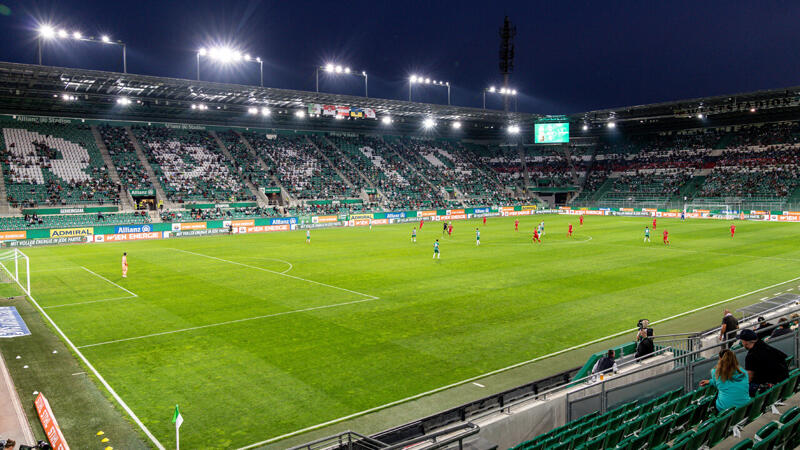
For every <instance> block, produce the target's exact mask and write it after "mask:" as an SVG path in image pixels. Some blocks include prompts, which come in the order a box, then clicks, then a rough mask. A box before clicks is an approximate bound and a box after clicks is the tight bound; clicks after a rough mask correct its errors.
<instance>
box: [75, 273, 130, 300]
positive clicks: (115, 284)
mask: <svg viewBox="0 0 800 450" xmlns="http://www.w3.org/2000/svg"><path fill="white" fill-rule="evenodd" d="M81 268H82V269H83V270H85V271H87V272H89V273H91V274H92V275H94V276H97V277H100V278H102V279H104V280H106V281H108V282H109V283H111V284H113V285H114V286H116V287H118V288H120V289H122V290H123V291H125V292H127V293H128V294H131V295H132V296H134V297H138V295H136V294H134V293H133V292H131V291H129V290H127V289H125V288H124V287H122V286H120V285H118V284H117V283H114V282H113V281H111V280H109V279H108V278H106V277H104V276H102V275H100V274H97V273H95V272H92V271H91V270H89V269H87V268H86V267H83V266H81Z"/></svg>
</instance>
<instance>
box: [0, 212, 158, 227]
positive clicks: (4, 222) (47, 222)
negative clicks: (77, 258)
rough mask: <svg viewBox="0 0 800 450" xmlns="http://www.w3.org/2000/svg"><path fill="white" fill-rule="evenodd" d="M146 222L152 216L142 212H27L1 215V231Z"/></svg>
mask: <svg viewBox="0 0 800 450" xmlns="http://www.w3.org/2000/svg"><path fill="white" fill-rule="evenodd" d="M146 223H150V217H149V216H148V215H147V214H144V213H140V212H121V213H98V214H62V215H58V214H56V215H36V214H25V215H24V216H18V217H0V231H9V230H21V229H36V228H69V227H87V226H99V225H135V224H146Z"/></svg>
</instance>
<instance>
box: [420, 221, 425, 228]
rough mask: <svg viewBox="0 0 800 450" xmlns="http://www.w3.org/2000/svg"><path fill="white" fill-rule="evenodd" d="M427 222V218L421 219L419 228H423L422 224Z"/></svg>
mask: <svg viewBox="0 0 800 450" xmlns="http://www.w3.org/2000/svg"><path fill="white" fill-rule="evenodd" d="M424 223H425V219H419V229H420V230H421V229H422V225H423V224H424Z"/></svg>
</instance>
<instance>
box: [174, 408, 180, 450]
mask: <svg viewBox="0 0 800 450" xmlns="http://www.w3.org/2000/svg"><path fill="white" fill-rule="evenodd" d="M172 423H174V424H175V450H180V448H181V437H180V428H181V424H182V423H183V416H181V412H180V411H178V405H175V414H173V415H172Z"/></svg>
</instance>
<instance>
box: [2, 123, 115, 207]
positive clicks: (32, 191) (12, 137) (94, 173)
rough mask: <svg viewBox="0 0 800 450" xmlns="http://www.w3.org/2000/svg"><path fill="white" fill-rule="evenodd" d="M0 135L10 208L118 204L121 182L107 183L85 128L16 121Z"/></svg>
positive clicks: (106, 176) (104, 171) (106, 170)
mask: <svg viewBox="0 0 800 450" xmlns="http://www.w3.org/2000/svg"><path fill="white" fill-rule="evenodd" d="M0 139H2V140H1V141H0V149H2V165H3V175H4V181H5V186H6V193H7V196H8V201H9V204H10V205H11V206H12V207H20V206H27V207H32V206H37V205H74V204H109V203H110V204H117V203H119V190H120V186H119V185H117V184H116V183H114V182H112V181H111V178H110V176H109V174H108V169H107V167H106V166H105V163H104V162H103V158H102V156H101V155H100V151H99V150H98V148H97V144H96V143H95V140H94V136H93V135H92V133H91V131H90V129H89V127H85V126H76V125H68V124H58V123H47V124H35V123H15V124H14V126H13V127H11V126H6V127H4V128H3V130H2V138H0Z"/></svg>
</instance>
